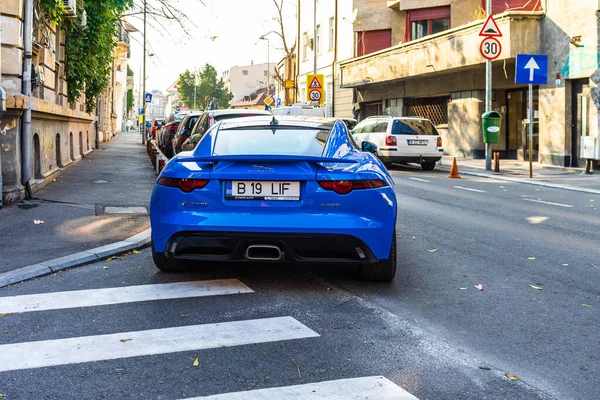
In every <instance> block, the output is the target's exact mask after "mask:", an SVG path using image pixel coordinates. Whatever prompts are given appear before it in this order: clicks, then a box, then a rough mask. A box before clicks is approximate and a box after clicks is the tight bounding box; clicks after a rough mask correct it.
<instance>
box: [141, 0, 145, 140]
mask: <svg viewBox="0 0 600 400" xmlns="http://www.w3.org/2000/svg"><path fill="white" fill-rule="evenodd" d="M143 64H144V67H143V69H144V72H143V75H142V79H143V89H142V95H143V97H142V101H143V103H142V104H143V110H144V113H143V114H142V144H146V0H144V62H143Z"/></svg>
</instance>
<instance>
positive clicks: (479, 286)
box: [473, 283, 483, 292]
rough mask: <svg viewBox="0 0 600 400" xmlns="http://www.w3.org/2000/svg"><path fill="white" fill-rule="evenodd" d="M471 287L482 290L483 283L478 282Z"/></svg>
mask: <svg viewBox="0 0 600 400" xmlns="http://www.w3.org/2000/svg"><path fill="white" fill-rule="evenodd" d="M473 287H474V288H475V289H477V290H481V291H482V292H483V285H482V284H481V283H480V284H479V285H473Z"/></svg>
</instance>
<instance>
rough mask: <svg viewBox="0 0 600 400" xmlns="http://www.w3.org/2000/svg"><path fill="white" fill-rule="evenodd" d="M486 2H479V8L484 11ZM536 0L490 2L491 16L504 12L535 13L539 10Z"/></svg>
mask: <svg viewBox="0 0 600 400" xmlns="http://www.w3.org/2000/svg"><path fill="white" fill-rule="evenodd" d="M486 4H487V1H486V0H481V7H482V8H483V9H484V10H485V7H486ZM541 9H542V6H541V2H540V1H538V0H492V14H500V13H503V12H504V11H506V10H515V11H536V10H541Z"/></svg>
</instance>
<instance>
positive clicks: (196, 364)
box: [192, 358, 200, 367]
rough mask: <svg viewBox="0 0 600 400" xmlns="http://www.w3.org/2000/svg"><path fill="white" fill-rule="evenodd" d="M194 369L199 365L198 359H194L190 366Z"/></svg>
mask: <svg viewBox="0 0 600 400" xmlns="http://www.w3.org/2000/svg"><path fill="white" fill-rule="evenodd" d="M192 365H193V366H194V367H197V366H198V365H200V362H199V361H198V358H196V359H195V360H194V363H193V364H192Z"/></svg>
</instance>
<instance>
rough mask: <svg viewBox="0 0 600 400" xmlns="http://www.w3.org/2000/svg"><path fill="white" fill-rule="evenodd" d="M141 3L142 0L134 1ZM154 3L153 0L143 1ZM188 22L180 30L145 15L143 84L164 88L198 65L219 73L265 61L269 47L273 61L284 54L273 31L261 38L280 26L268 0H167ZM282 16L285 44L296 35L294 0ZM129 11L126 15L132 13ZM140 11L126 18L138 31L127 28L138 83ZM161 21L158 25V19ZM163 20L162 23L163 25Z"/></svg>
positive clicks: (288, 2) (286, 0)
mask: <svg viewBox="0 0 600 400" xmlns="http://www.w3.org/2000/svg"><path fill="white" fill-rule="evenodd" d="M134 1H135V4H142V0H134ZM147 1H148V4H153V5H158V4H159V3H158V1H157V0H147ZM167 1H168V3H169V4H170V5H172V6H173V7H176V8H177V9H179V10H180V11H182V12H183V13H184V14H186V15H187V17H188V18H189V19H190V20H191V21H183V24H184V25H185V28H186V30H187V34H186V32H184V30H183V29H182V28H181V27H180V26H179V24H178V23H177V22H176V21H168V20H165V19H163V18H160V17H150V16H149V17H148V18H147V27H146V29H147V33H146V36H147V45H146V51H147V53H148V54H152V53H153V54H154V56H152V57H148V58H147V60H146V76H147V81H146V89H147V91H151V90H153V89H156V90H161V91H164V90H166V89H167V88H168V87H169V86H170V85H171V84H172V83H174V82H175V81H176V80H177V78H178V77H179V74H180V73H182V72H184V71H185V70H186V69H190V70H191V69H194V68H198V69H201V68H202V67H203V66H204V65H205V64H207V63H208V64H212V65H213V66H214V67H215V68H216V69H217V71H218V72H219V76H220V75H221V73H222V72H223V71H226V70H228V69H229V68H231V67H233V66H236V65H239V66H241V65H250V64H251V63H252V62H254V64H260V63H266V62H267V52H268V51H269V53H270V54H269V56H270V57H269V58H270V61H271V63H273V62H278V61H279V60H281V58H282V57H283V54H284V53H283V50H282V49H283V45H282V42H281V39H280V38H279V37H278V36H277V35H275V34H273V33H271V34H269V35H268V36H267V37H268V38H269V44H270V45H269V49H268V48H267V41H265V40H259V38H260V36H262V35H264V34H266V33H268V32H269V31H274V30H275V31H278V30H279V28H278V23H277V21H275V20H274V17H275V16H276V14H277V10H276V8H275V6H274V5H273V2H272V0H167ZM283 10H284V13H285V16H284V21H285V24H286V27H289V28H288V30H287V31H286V38H287V40H288V46H291V45H292V44H293V43H294V40H295V37H296V29H295V28H296V1H295V0H284V8H283ZM135 12H136V10H133V11H130V12H129V14H133V13H135ZM141 17H142V15H140V14H137V15H128V16H127V17H126V18H127V21H128V22H129V23H130V24H132V25H133V26H134V27H135V28H136V29H138V30H139V31H140V32H139V33H137V32H134V33H131V34H130V35H131V58H130V59H129V66H130V68H131V69H132V70H133V71H134V74H135V78H134V79H135V85H136V87H137V85H138V83H139V78H140V76H141V65H142V59H143V48H142V43H143V35H142V33H141V32H142V30H143V22H142V19H141ZM158 22H160V24H159V23H158ZM161 25H162V26H161Z"/></svg>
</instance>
